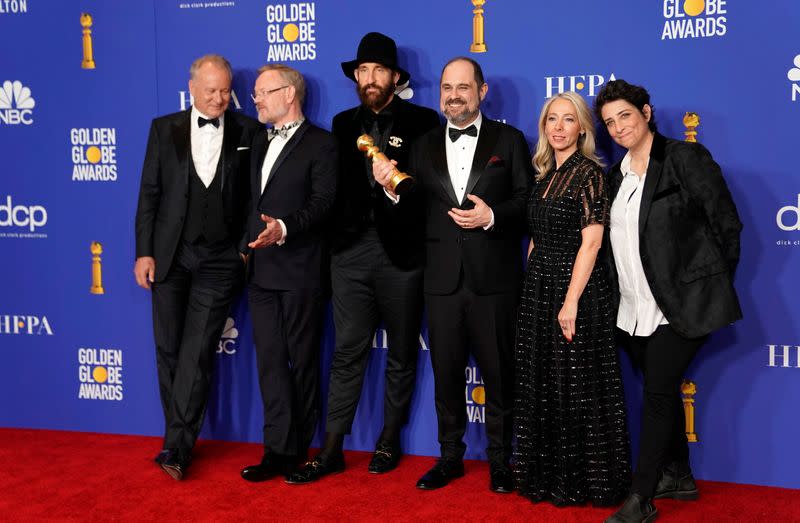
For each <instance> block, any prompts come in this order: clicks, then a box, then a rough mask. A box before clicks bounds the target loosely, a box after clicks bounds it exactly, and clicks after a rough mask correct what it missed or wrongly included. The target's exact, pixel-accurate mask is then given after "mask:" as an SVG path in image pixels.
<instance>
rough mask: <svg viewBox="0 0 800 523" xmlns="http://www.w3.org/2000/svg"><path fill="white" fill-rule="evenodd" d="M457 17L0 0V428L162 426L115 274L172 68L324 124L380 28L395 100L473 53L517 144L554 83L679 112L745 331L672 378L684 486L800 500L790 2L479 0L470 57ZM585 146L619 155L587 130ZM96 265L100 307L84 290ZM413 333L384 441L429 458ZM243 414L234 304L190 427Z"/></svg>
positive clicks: (479, 445) (123, 263) (253, 423)
mask: <svg viewBox="0 0 800 523" xmlns="http://www.w3.org/2000/svg"><path fill="white" fill-rule="evenodd" d="M472 11H473V6H472V3H471V2H470V1H468V0H441V1H437V2H431V1H422V0H406V1H404V2H400V3H396V4H392V5H389V4H377V3H375V2H370V1H367V0H349V1H343V0H340V1H335V2H334V1H317V2H299V1H290V0H286V1H283V2H276V1H272V0H230V1H186V2H184V1H179V0H157V1H156V0H152V1H144V0H143V1H139V2H116V1H100V0H82V1H76V0H65V1H56V0H49V1H48V0H2V1H0V47H1V48H2V49H3V53H2V58H1V59H0V144H2V160H0V162H1V163H0V165H2V174H0V252H1V253H2V256H0V273H2V274H4V275H5V280H4V281H5V283H4V284H3V287H2V293H1V295H0V356H2V358H3V365H2V370H0V398H2V399H0V426H8V427H37V428H51V429H67V430H82V431H98V432H113V433H125V434H148V435H159V434H160V433H161V431H162V418H161V409H160V405H159V400H158V392H157V385H156V374H155V357H154V350H153V343H152V334H151V316H150V301H149V294H148V293H147V292H146V291H143V290H142V289H140V288H138V287H137V286H136V285H135V283H134V279H133V275H132V268H133V262H134V239H133V217H134V213H135V205H136V197H137V193H138V182H139V175H140V168H141V164H142V159H143V156H144V147H145V140H146V136H147V130H148V127H149V124H150V119H151V118H152V117H154V116H156V115H160V114H165V113H169V112H174V111H177V110H180V109H183V108H186V107H188V105H189V104H190V100H189V98H188V96H189V95H188V89H187V80H188V67H189V64H190V63H191V62H192V60H193V59H194V58H196V57H197V56H200V55H202V54H205V53H210V52H214V53H219V54H223V55H225V56H226V57H227V58H228V59H229V60H230V61H231V63H232V64H233V66H234V69H235V75H234V91H235V100H234V102H233V104H234V105H236V107H237V109H239V110H241V111H244V112H246V113H247V114H250V115H252V116H255V108H254V107H253V104H252V103H251V101H250V99H249V96H248V93H249V92H250V91H251V90H252V86H253V82H254V80H255V70H256V69H257V67H259V66H260V65H262V64H264V63H266V62H273V61H279V62H287V63H289V64H290V65H292V66H294V67H296V68H298V69H299V70H300V71H301V72H302V73H304V74H305V76H306V79H307V81H308V84H309V95H308V102H307V107H306V114H307V116H308V117H309V118H310V119H311V120H312V121H314V122H315V123H317V124H319V125H321V126H323V127H326V128H327V127H329V126H330V121H331V118H332V117H333V115H334V114H336V113H337V112H339V111H341V110H343V109H345V108H348V107H351V106H353V105H355V104H356V96H355V93H354V89H353V83H352V81H350V80H348V79H346V78H345V77H344V76H343V74H342V72H341V69H340V67H339V63H340V62H342V61H345V60H350V59H352V58H354V57H355V51H356V47H357V45H358V41H359V40H360V38H361V36H362V35H363V34H364V33H365V32H367V31H371V30H376V31H381V32H384V33H386V34H388V35H391V36H392V37H394V38H395V39H396V40H397V42H398V45H399V46H400V53H401V63H402V64H404V65H405V67H406V68H407V69H408V70H409V71H410V72H411V75H412V76H411V82H410V85H409V86H408V87H407V88H406V89H405V91H404V92H403V93H402V96H403V97H405V98H409V97H410V98H411V99H412V100H413V101H414V102H415V103H418V104H422V105H426V106H430V107H434V108H437V107H438V85H437V82H438V77H439V72H440V69H441V67H442V65H443V64H444V62H445V61H446V60H448V59H449V58H451V57H453V56H456V55H470V56H473V57H474V58H476V59H477V60H479V61H480V62H481V63H482V65H483V67H484V72H485V74H486V77H487V81H488V83H489V93H488V97H487V101H486V103H485V106H484V111H485V113H486V114H487V115H488V116H489V117H491V118H495V119H502V120H505V121H507V122H508V123H510V124H512V125H514V126H516V127H518V128H520V129H521V130H522V131H523V132H524V133H525V135H526V136H527V138H528V140H529V142H530V143H531V144H533V143H534V142H535V140H536V118H537V116H538V112H539V110H540V109H541V106H542V104H543V102H544V100H545V98H546V97H548V96H549V95H551V94H552V93H554V92H557V91H560V90H565V89H574V90H576V91H578V92H580V93H581V94H583V95H584V96H586V97H587V98H588V100H589V102H590V103H591V101H592V98H593V97H594V95H595V94H596V92H597V91H598V89H599V87H600V86H601V85H602V84H603V83H604V82H606V81H608V80H609V79H611V78H612V77H613V78H625V79H627V80H629V81H632V82H634V83H639V84H642V85H645V86H647V87H648V88H649V90H650V92H651V94H652V96H653V102H654V105H655V108H656V116H657V119H658V122H659V126H660V130H661V131H662V132H663V133H664V134H666V135H668V136H672V137H676V138H683V136H684V131H685V130H686V129H685V127H684V126H683V124H682V117H683V114H684V112H686V111H694V112H696V113H698V114H699V116H700V120H701V124H700V126H699V127H698V129H697V130H698V140H699V141H700V142H702V143H704V144H705V145H706V146H707V147H708V148H709V149H710V150H711V151H712V153H713V154H714V156H715V158H716V160H717V161H718V162H719V163H720V165H721V166H722V168H723V171H724V172H725V175H726V177H727V180H728V183H729V186H730V188H731V191H732V192H733V195H734V198H735V200H736V202H737V204H738V207H739V212H740V214H741V218H742V221H743V222H744V224H745V228H744V231H743V239H742V262H741V264H740V268H739V271H738V274H737V288H738V290H739V293H740V298H741V301H742V305H743V308H744V313H745V319H744V320H743V321H741V322H739V323H737V324H736V325H735V326H733V327H731V328H728V329H726V330H724V331H721V332H719V333H717V334H715V335H714V336H712V338H711V341H710V343H709V344H708V345H707V346H706V347H705V348H704V349H703V351H702V353H701V355H700V357H698V358H697V360H696V361H695V363H694V364H693V365H692V367H691V368H690V369H689V372H688V373H687V378H689V379H691V380H692V381H693V382H694V383H695V384H696V387H697V393H696V394H695V395H694V398H693V399H694V400H695V403H694V406H695V408H696V411H695V425H696V433H697V435H698V439H699V441H698V442H697V443H693V444H692V449H693V454H692V460H693V464H694V468H695V471H696V475H697V476H698V477H700V478H702V479H713V480H722V481H733V482H743V483H755V484H765V485H778V486H784V487H795V488H798V487H800V476H798V474H797V472H796V471H797V469H798V465H800V463H799V462H798V457H797V452H796V450H795V446H796V444H797V442H798V441H800V419H798V416H797V406H796V404H797V402H798V400H799V399H800V328H798V325H797V323H796V320H797V319H798V318H800V313H798V312H797V309H796V306H794V305H792V304H793V303H794V302H795V301H796V298H792V296H796V295H797V292H798V289H800V286H799V285H798V284H799V283H800V277H799V276H798V274H797V267H798V259H799V258H800V233H798V230H800V186H798V183H797V173H796V172H795V167H793V166H794V165H795V164H796V163H797V162H796V160H795V159H794V155H793V153H794V151H795V148H796V146H793V145H792V144H793V143H795V141H794V140H795V139H796V136H795V135H796V130H797V125H798V121H799V120H798V116H799V115H800V43H798V42H797V41H796V39H794V40H793V39H792V38H788V37H787V35H796V34H797V28H798V27H800V4H798V3H797V2H794V1H792V0H776V1H775V2H770V3H769V5H767V4H766V3H763V2H760V3H759V2H742V1H737V0H728V1H725V0H705V1H704V0H653V1H650V2H641V1H637V0H624V1H617V2H610V3H602V2H601V3H598V2H594V1H589V0H575V1H574V2H571V3H570V5H569V8H566V7H563V4H559V3H558V2H499V1H496V0H488V1H487V2H486V5H485V24H484V25H485V33H484V34H485V41H486V44H487V47H488V51H487V52H485V53H482V54H470V51H469V48H470V44H471V42H472V24H473V12H472ZM81 13H88V14H89V15H91V17H92V25H91V27H88V28H87V29H88V30H89V31H91V34H90V37H91V50H92V52H93V58H94V61H95V64H96V67H95V68H93V69H88V68H84V67H83V65H84V64H83V59H84V53H85V51H84V47H85V45H84V41H83V40H84V35H83V29H82V26H81ZM87 22H88V20H87ZM87 36H89V35H87ZM601 148H602V149H603V152H604V153H605V155H606V156H607V157H608V158H609V159H610V160H616V159H618V158H619V157H620V150H619V149H617V148H616V147H612V146H611V144H610V141H609V140H608V138H607V137H606V138H604V139H602V146H601ZM92 242H98V243H99V244H100V247H99V248H98V249H97V250H102V253H99V254H98V256H99V262H98V261H95V262H93V254H92V252H90V246H91V244H92ZM93 263H94V264H95V265H96V264H98V263H99V272H100V274H101V276H102V288H103V293H102V294H93V293H91V292H90V288H91V287H92V286H93V276H92V271H93ZM94 283H95V284H96V283H99V282H94ZM96 290H97V289H96ZM330 325H331V322H330V318H328V321H327V327H326V332H325V337H324V342H323V347H322V349H323V350H322V363H323V369H324V370H325V372H324V373H323V378H322V383H321V388H322V391H323V398H324V396H325V394H326V392H327V368H328V366H329V363H330V359H331V352H332V347H333V333H332V328H331V327H330ZM426 339H427V338H426V334H425V333H424V332H423V333H422V335H421V338H420V340H421V341H420V352H419V363H420V365H419V367H420V370H419V376H418V379H417V388H416V392H415V395H414V400H413V413H412V421H411V423H410V424H409V426H408V428H407V429H406V430H405V432H404V435H403V439H404V445H405V448H406V449H407V450H408V451H409V452H410V453H415V454H426V455H435V454H437V452H438V446H437V444H436V423H435V412H434V407H433V378H432V373H431V368H430V359H429V355H428V352H427V345H426V344H427V341H426ZM374 345H375V348H374V350H373V352H372V357H371V360H370V364H369V371H368V372H369V375H368V379H367V382H366V386H365V389H364V393H363V397H362V401H361V403H360V405H359V410H358V415H357V421H356V425H355V429H354V433H353V435H352V436H351V437H349V438H348V439H347V440H346V445H347V446H348V448H351V449H363V450H368V449H371V448H372V446H373V444H374V441H375V439H376V437H377V435H378V431H379V430H380V427H381V421H382V420H381V405H382V390H383V377H382V368H383V364H384V361H385V352H386V351H385V335H384V333H383V332H382V331H380V330H379V331H378V332H377V333H376V338H375V344H374ZM623 371H624V377H625V383H626V391H627V396H628V403H629V410H630V419H631V432H632V435H633V438H634V449H635V441H636V436H637V433H638V409H639V406H640V394H639V392H638V391H639V381H638V377H637V376H636V374H635V373H634V372H633V371H632V370H631V369H630V366H629V364H628V361H627V359H625V358H624V357H623ZM466 374H467V377H468V378H469V379H468V385H467V390H466V391H465V394H466V397H467V400H468V407H467V408H468V409H469V415H470V419H471V420H472V421H471V422H470V424H469V431H468V435H467V436H468V443H469V451H468V456H469V457H484V450H483V448H484V446H485V438H484V436H483V426H482V421H483V406H482V404H481V401H482V399H481V398H482V395H481V392H482V391H481V390H480V387H481V386H482V385H481V380H480V373H479V371H477V369H474V368H473V367H470V368H468V369H466ZM476 389H477V392H473V391H475V390H476ZM260 401H261V399H260V396H259V392H258V387H257V383H256V375H255V357H254V352H253V345H252V334H251V327H250V318H249V315H248V311H247V309H246V307H245V305H244V301H240V302H239V303H238V304H237V306H236V307H235V309H234V310H233V311H232V313H231V318H230V320H229V322H228V325H227V326H226V331H225V333H224V334H223V338H222V339H221V340H220V345H219V353H218V359H217V372H216V378H215V384H214V390H213V393H212V398H211V401H210V404H209V409H208V415H207V418H206V424H205V427H204V429H203V437H207V438H221V439H230V440H241V441H259V439H260V431H261V428H260V427H261V422H262V420H261V409H260Z"/></svg>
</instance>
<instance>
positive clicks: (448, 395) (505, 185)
mask: <svg viewBox="0 0 800 523" xmlns="http://www.w3.org/2000/svg"><path fill="white" fill-rule="evenodd" d="M440 88H441V97H440V103H441V110H442V113H443V114H444V115H445V117H447V125H446V126H444V127H440V128H438V129H435V130H434V131H431V132H429V133H428V134H426V135H425V136H423V137H422V138H420V139H419V141H418V142H417V143H416V145H415V146H414V149H413V150H412V153H411V159H410V161H409V169H408V173H409V174H411V175H412V176H415V177H417V180H418V181H419V186H418V187H417V189H416V190H415V191H414V192H413V193H411V194H408V195H407V196H406V195H403V196H401V197H399V201H397V205H395V206H393V207H392V208H393V209H394V211H395V212H396V213H397V214H398V215H399V216H403V217H404V218H403V219H405V220H406V221H412V220H418V221H422V220H423V219H424V221H425V233H424V237H425V245H426V247H427V256H426V258H427V261H426V265H425V304H426V306H427V310H428V332H429V334H430V353H431V363H432V366H433V373H434V380H435V397H436V415H437V418H438V422H439V443H440V445H441V459H439V460H438V461H437V463H436V465H435V466H434V467H433V468H432V469H431V470H430V471H428V472H427V473H426V474H425V475H424V476H422V478H421V479H420V480H419V481H418V482H417V487H418V488H421V489H436V488H440V487H443V486H445V485H447V483H448V482H449V481H450V480H451V479H453V478H456V477H460V476H462V475H463V474H464V465H463V462H462V459H463V456H464V451H465V450H466V445H465V444H464V442H463V437H464V432H465V430H466V425H467V416H466V404H465V398H464V388H465V386H466V380H465V373H464V370H465V368H466V366H467V363H468V358H469V354H470V351H471V352H472V354H473V356H474V357H475V360H476V361H477V363H478V366H479V367H480V370H481V375H482V377H483V381H484V383H485V388H486V432H487V436H488V439H489V446H488V449H487V453H488V457H489V464H490V471H491V479H490V488H491V490H493V491H495V492H511V491H512V490H513V481H512V478H511V474H510V470H509V467H508V462H509V459H510V457H511V427H512V419H511V409H512V392H513V391H512V389H513V384H514V383H513V368H514V353H513V347H514V332H515V325H516V308H517V301H518V298H519V291H520V286H521V280H522V254H521V240H522V234H523V231H524V228H525V206H526V203H527V198H528V195H529V193H530V189H531V184H532V180H533V169H532V166H531V161H530V153H529V150H528V144H527V142H526V141H525V137H524V136H523V135H522V133H521V132H519V131H518V130H516V129H514V128H513V127H510V126H508V125H505V124H503V123H499V122H496V121H494V120H490V119H488V118H485V117H483V115H482V114H481V112H480V104H481V101H482V100H483V99H484V97H485V96H486V92H487V91H488V86H487V84H486V83H485V82H484V79H483V72H482V71H481V67H480V65H478V63H476V62H475V61H474V60H471V59H469V58H455V59H453V60H451V61H450V62H449V63H448V64H447V65H446V66H445V67H444V69H443V70H442V78H441V85H440ZM390 169H391V166H389V165H388V164H387V163H385V162H384V163H380V164H378V163H376V165H375V177H376V179H377V180H378V182H379V183H380V184H381V185H384V186H385V185H386V184H387V183H388V180H389V176H390V173H389V171H390ZM389 196H390V198H391V199H393V200H398V199H397V198H396V197H394V195H391V194H390V195H389ZM387 200H389V198H387ZM403 200H406V204H407V206H406V207H405V208H403ZM390 205H391V203H390ZM414 213H416V215H417V218H413V217H412V214H414Z"/></svg>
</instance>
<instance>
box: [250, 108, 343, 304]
mask: <svg viewBox="0 0 800 523" xmlns="http://www.w3.org/2000/svg"><path fill="white" fill-rule="evenodd" d="M268 145H269V141H268V140H267V132H266V130H263V131H261V132H259V133H258V134H257V135H256V136H255V138H254V140H253V149H252V151H253V152H252V154H251V162H250V194H252V198H251V203H250V206H249V207H250V213H249V215H250V218H249V220H248V234H247V240H246V241H247V242H250V241H253V240H255V239H256V237H257V236H258V234H259V233H260V232H261V231H263V230H264V222H262V221H261V219H260V216H261V214H266V215H267V216H271V217H273V218H275V219H278V218H280V219H281V220H283V222H284V224H285V225H286V241H285V243H284V244H283V245H271V246H269V247H265V248H263V249H252V250H251V251H252V252H251V256H250V259H249V260H248V264H247V266H248V270H247V275H248V281H249V282H251V283H255V284H257V285H258V286H260V287H262V288H264V289H276V290H289V289H318V288H320V287H321V274H322V263H323V240H324V235H323V227H322V226H323V224H324V223H325V221H326V219H327V218H328V216H329V214H330V210H331V208H332V206H333V200H334V197H335V196H336V168H337V166H338V147H337V144H336V139H335V138H334V137H333V135H331V133H329V132H328V131H324V130H322V129H320V128H319V127H316V126H314V125H311V124H310V123H309V122H308V120H306V121H305V122H303V123H302V124H301V125H300V127H299V128H298V129H297V130H296V131H295V132H294V134H293V135H292V137H291V138H290V139H289V141H288V142H287V143H286V145H285V146H284V147H283V149H282V150H281V152H280V154H279V155H278V158H277V159H276V160H275V164H274V165H273V166H272V171H270V175H269V177H268V178H267V185H266V186H265V187H264V192H263V193H261V168H262V166H263V165H264V158H265V157H266V155H267V149H268Z"/></svg>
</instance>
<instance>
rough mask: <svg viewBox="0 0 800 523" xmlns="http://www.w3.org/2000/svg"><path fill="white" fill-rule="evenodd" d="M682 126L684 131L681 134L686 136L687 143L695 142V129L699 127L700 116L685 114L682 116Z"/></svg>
mask: <svg viewBox="0 0 800 523" xmlns="http://www.w3.org/2000/svg"><path fill="white" fill-rule="evenodd" d="M683 125H684V127H686V130H685V131H684V132H683V134H685V135H686V141H687V142H697V130H696V129H697V127H698V126H699V125H700V116H698V114H697V113H691V112H687V113H686V114H684V115H683Z"/></svg>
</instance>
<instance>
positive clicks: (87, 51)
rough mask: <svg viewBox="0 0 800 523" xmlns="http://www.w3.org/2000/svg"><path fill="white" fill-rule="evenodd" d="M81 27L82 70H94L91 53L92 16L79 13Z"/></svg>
mask: <svg viewBox="0 0 800 523" xmlns="http://www.w3.org/2000/svg"><path fill="white" fill-rule="evenodd" d="M81 27H83V61H82V62H81V68H82V69H94V68H95V63H94V56H93V53H92V15H90V14H89V13H81Z"/></svg>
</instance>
